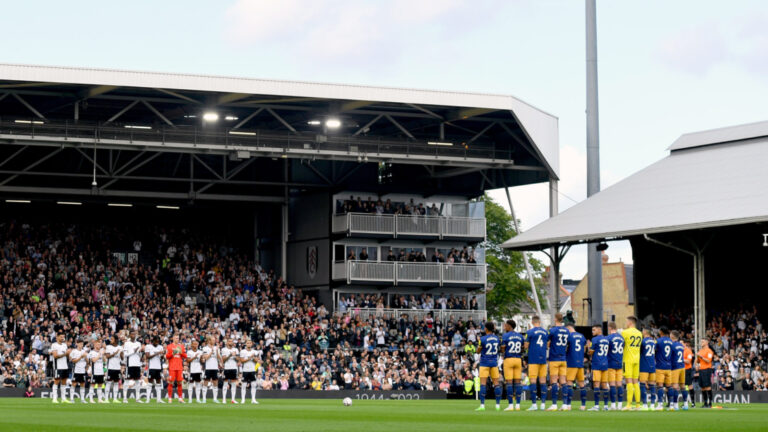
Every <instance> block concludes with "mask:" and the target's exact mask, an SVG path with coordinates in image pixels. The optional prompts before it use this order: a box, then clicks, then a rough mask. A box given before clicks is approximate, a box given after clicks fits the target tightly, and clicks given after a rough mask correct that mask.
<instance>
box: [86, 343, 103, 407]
mask: <svg viewBox="0 0 768 432" xmlns="http://www.w3.org/2000/svg"><path fill="white" fill-rule="evenodd" d="M88 362H89V363H90V364H91V391H90V393H89V396H90V399H91V403H93V389H94V388H95V389H96V395H97V399H98V402H99V403H107V401H105V400H104V348H102V346H101V341H98V340H97V341H93V349H91V351H90V352H89V353H88Z"/></svg>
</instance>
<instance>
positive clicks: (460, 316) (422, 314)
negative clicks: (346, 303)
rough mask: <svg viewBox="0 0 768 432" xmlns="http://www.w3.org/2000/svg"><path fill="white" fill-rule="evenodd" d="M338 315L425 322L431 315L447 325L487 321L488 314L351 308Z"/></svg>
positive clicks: (475, 311)
mask: <svg viewBox="0 0 768 432" xmlns="http://www.w3.org/2000/svg"><path fill="white" fill-rule="evenodd" d="M336 314H337V315H342V316H343V315H349V316H351V317H353V318H359V319H363V320H369V319H392V318H395V319H396V318H400V317H401V316H403V315H405V316H407V317H408V318H411V319H416V320H423V319H424V318H426V317H427V316H429V314H432V318H433V319H434V320H435V321H436V322H437V321H439V322H441V323H443V324H445V323H446V322H448V321H454V322H456V321H458V320H462V321H474V322H480V321H485V320H486V319H487V318H488V313H487V312H486V311H484V310H463V309H376V308H354V307H352V308H349V309H347V310H346V311H344V312H340V311H338V310H337V311H336Z"/></svg>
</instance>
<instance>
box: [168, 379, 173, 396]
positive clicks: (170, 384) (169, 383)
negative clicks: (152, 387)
mask: <svg viewBox="0 0 768 432" xmlns="http://www.w3.org/2000/svg"><path fill="white" fill-rule="evenodd" d="M168 399H173V381H168Z"/></svg>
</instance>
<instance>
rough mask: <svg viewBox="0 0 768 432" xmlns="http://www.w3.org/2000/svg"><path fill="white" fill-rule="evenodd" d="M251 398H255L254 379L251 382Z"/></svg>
mask: <svg viewBox="0 0 768 432" xmlns="http://www.w3.org/2000/svg"><path fill="white" fill-rule="evenodd" d="M251 400H256V381H254V382H252V383H251Z"/></svg>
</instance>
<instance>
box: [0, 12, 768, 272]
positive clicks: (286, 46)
mask: <svg viewBox="0 0 768 432" xmlns="http://www.w3.org/2000/svg"><path fill="white" fill-rule="evenodd" d="M3 14H4V18H5V19H4V20H3V25H2V26H0V47H2V49H1V50H0V62H2V63H23V64H39V65H62V66H80V67H104V68H114V69H133V70H147V71H160V72H179V73H195V74H216V75H225V76H244V77H253V78H271V79H284V80H307V81H321V82H333V83H351V84H364V85H376V86H397V87H411V88H426V89H441V90H457V91H468V92H486V93H497V94H510V95H514V96H516V97H518V98H520V99H522V100H524V101H526V102H528V103H530V104H532V105H534V106H536V107H538V108H541V109H543V110H545V111H547V112H549V113H552V114H553V115H555V116H557V117H558V118H559V128H560V178H561V181H560V191H561V194H560V197H559V207H560V210H561V211H563V210H565V209H567V208H568V207H570V206H572V205H573V204H575V203H577V202H579V201H582V200H584V199H585V198H586V127H585V121H586V119H585V94H586V86H585V77H586V74H585V68H586V66H585V38H584V26H585V16H584V2H583V1H579V0H560V1H558V0H382V1H377V0H349V1H347V0H312V1H309V0H303V1H299V0H280V1H277V0H273V1H269V0H231V1H223V0H220V1H207V2H203V1H193V0H186V1H170V0H166V1H162V2H158V1H145V0H132V1H130V2H128V1H118V0H115V1H109V2H106V1H77V0H71V1H67V2H61V1H40V0H38V1H30V2H12V3H9V4H7V5H4V7H3ZM597 22H598V24H597V35H598V68H599V72H598V75H599V92H600V93H599V95H600V99H599V103H600V158H601V161H600V163H601V185H602V187H603V188H606V187H609V186H610V185H611V184H613V183H615V182H617V181H619V180H621V179H623V178H625V177H627V176H629V175H631V174H632V173H634V172H636V171H638V170H640V169H642V168H644V167H646V166H647V165H649V164H651V163H653V162H655V161H657V160H659V159H661V158H663V157H665V156H666V155H667V150H666V149H667V147H668V146H669V145H670V144H671V143H672V142H673V141H674V140H675V139H676V138H677V137H678V136H680V135H681V134H683V133H686V132H692V131H698V130H704V129H711V128H715V127H722V126H728V125H735V124H742V123H749V122H754V121H761V120H766V117H768V110H767V109H766V102H765V101H767V100H768V79H766V77H768V26H766V25H765V23H766V22H768V3H766V2H765V1H759V0H758V1H750V0H739V1H733V2H722V1H706V0H696V1H684V0H676V1H668V0H665V1H661V0H646V1H642V2H628V1H607V0H598V2H597ZM511 193H512V199H513V203H514V206H515V210H516V212H517V216H518V218H519V219H521V221H522V229H523V230H525V229H527V228H530V227H533V226H534V225H536V224H538V223H540V222H542V221H543V220H544V219H546V218H547V216H548V201H547V200H548V198H547V196H548V195H547V186H546V185H544V184H540V185H531V186H524V187H517V188H513V189H512V190H511ZM491 195H492V196H493V197H494V198H495V199H497V200H498V201H499V202H500V203H502V204H503V205H504V206H505V207H506V198H505V196H504V193H503V192H502V191H501V190H498V191H493V192H491ZM607 253H608V255H609V256H610V257H611V260H612V261H616V260H622V261H624V262H631V261H632V254H631V249H630V248H629V245H628V244H627V243H626V242H617V243H612V244H611V246H610V248H609V249H608V251H607ZM561 270H562V272H563V275H564V277H565V278H572V279H580V278H581V277H583V276H584V274H585V273H586V254H585V250H584V248H583V247H575V248H573V249H572V250H571V252H570V253H569V255H568V256H567V257H566V259H565V260H564V262H563V263H562V265H561Z"/></svg>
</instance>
